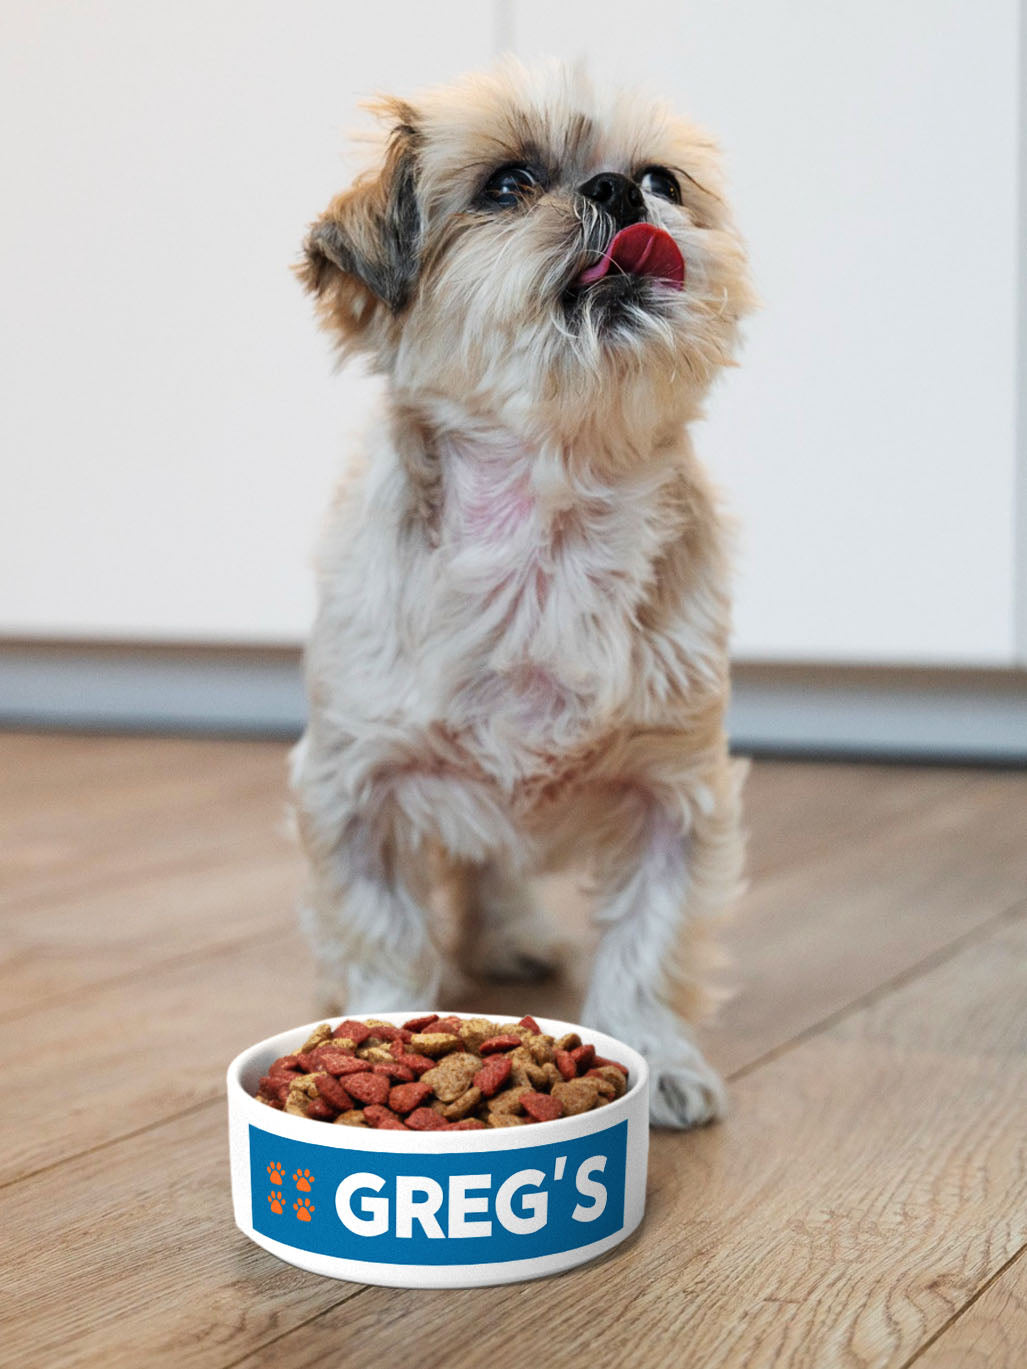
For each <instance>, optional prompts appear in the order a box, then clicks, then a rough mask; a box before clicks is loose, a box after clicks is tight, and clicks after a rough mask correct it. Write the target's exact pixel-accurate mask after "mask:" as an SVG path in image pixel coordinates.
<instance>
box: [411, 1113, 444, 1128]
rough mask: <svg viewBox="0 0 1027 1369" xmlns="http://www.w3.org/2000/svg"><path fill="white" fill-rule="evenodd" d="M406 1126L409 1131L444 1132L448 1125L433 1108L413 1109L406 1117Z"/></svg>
mask: <svg viewBox="0 0 1027 1369" xmlns="http://www.w3.org/2000/svg"><path fill="white" fill-rule="evenodd" d="M407 1126H408V1127H409V1128H410V1130H411V1131H445V1130H446V1128H447V1127H448V1126H449V1123H448V1122H447V1121H446V1119H445V1117H441V1116H440V1115H439V1114H438V1113H437V1112H436V1111H435V1109H434V1108H415V1109H414V1111H413V1112H412V1113H410V1115H409V1116H408V1117H407Z"/></svg>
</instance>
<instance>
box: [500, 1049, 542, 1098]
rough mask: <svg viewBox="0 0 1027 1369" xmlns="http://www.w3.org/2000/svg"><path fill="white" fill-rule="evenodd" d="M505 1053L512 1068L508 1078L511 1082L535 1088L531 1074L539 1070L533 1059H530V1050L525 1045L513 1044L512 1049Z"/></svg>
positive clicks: (522, 1086) (523, 1086)
mask: <svg viewBox="0 0 1027 1369" xmlns="http://www.w3.org/2000/svg"><path fill="white" fill-rule="evenodd" d="M506 1054H507V1055H508V1057H509V1059H510V1067H511V1070H512V1073H511V1075H510V1078H511V1079H512V1080H513V1082H514V1083H515V1084H519V1085H520V1086H521V1088H525V1089H533V1088H536V1087H537V1085H536V1083H535V1079H534V1078H532V1075H534V1074H535V1073H536V1071H538V1070H539V1066H538V1065H536V1064H535V1061H534V1060H533V1059H532V1055H531V1051H529V1050H528V1048H527V1046H515V1047H514V1049H513V1050H512V1051H507V1052H506Z"/></svg>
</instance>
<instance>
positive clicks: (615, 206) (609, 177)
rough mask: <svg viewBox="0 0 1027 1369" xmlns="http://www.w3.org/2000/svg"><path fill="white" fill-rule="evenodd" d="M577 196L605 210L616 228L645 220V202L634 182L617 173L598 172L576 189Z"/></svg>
mask: <svg viewBox="0 0 1027 1369" xmlns="http://www.w3.org/2000/svg"><path fill="white" fill-rule="evenodd" d="M578 194H579V195H584V196H585V198H586V199H588V200H592V201H593V203H595V204H597V205H599V207H600V208H601V209H605V210H606V212H607V213H608V214H610V215H611V216H612V218H613V221H614V223H615V224H616V225H617V227H618V228H627V226H628V224H630V223H638V222H640V220H642V219H644V218H645V200H644V199H643V198H642V192H641V190H640V189H639V188H638V186H637V185H636V184H635V182H634V181H632V180H629V179H628V177H627V176H622V175H620V173H619V172H617V171H600V173H599V175H598V176H593V177H592V179H591V180H590V181H586V182H585V184H584V185H581V186H579V187H578Z"/></svg>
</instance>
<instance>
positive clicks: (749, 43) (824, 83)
mask: <svg viewBox="0 0 1027 1369" xmlns="http://www.w3.org/2000/svg"><path fill="white" fill-rule="evenodd" d="M513 15H514V17H513V35H512V36H513V42H514V45H515V47H516V48H517V50H518V51H519V52H520V53H521V54H522V55H524V56H530V55H532V54H533V53H535V52H539V51H549V52H556V53H558V54H559V55H561V56H565V57H572V58H573V57H584V58H586V60H587V63H588V66H589V68H590V69H591V70H592V71H593V72H595V73H599V74H601V75H602V76H603V77H608V78H613V79H617V78H624V79H628V80H640V81H642V82H644V83H645V84H647V85H649V86H650V87H651V88H652V89H654V90H656V91H658V92H661V93H664V94H666V95H667V96H668V97H669V98H670V99H671V100H672V101H673V103H674V104H675V105H676V106H677V107H678V108H679V109H681V110H682V112H685V113H688V114H690V115H692V116H693V117H694V118H696V119H697V120H698V121H699V122H700V123H703V124H706V125H707V126H708V127H709V128H710V129H712V130H713V131H714V133H715V134H716V135H717V136H718V138H719V140H720V141H721V143H722V145H723V147H724V150H725V154H726V157H727V165H728V170H729V177H730V182H731V184H732V186H733V195H734V200H735V203H736V207H737V214H738V219H739V222H740V224H741V226H742V229H743V231H744V233H745V235H746V237H747V239H748V241H749V244H750V248H751V255H752V261H753V270H754V274H755V278H756V283H757V287H758V289H759V291H760V293H761V295H762V297H763V300H764V308H763V311H762V313H761V314H760V315H759V316H758V317H756V318H754V319H753V320H752V322H751V324H750V325H749V327H748V330H747V331H748V339H749V340H748V345H747V348H746V350H745V353H744V355H743V357H742V367H741V369H740V370H738V371H737V372H734V373H731V374H730V375H728V376H727V377H726V378H725V379H724V381H723V382H722V383H721V385H720V387H719V390H718V392H717V394H716V396H715V398H714V400H713V402H712V403H711V405H710V421H709V423H708V425H707V426H706V428H705V430H700V431H699V432H698V433H697V441H698V444H699V448H700V451H701V452H702V453H703V454H704V455H705V456H706V458H707V459H708V460H709V461H710V462H711V464H712V465H713V467H714V468H715V471H716V473H717V476H718V477H719V480H720V482H721V484H722V486H723V487H724V488H725V490H726V491H727V493H728V495H729V498H730V503H731V504H732V506H733V507H734V508H735V509H736V510H737V512H738V514H739V516H740V519H741V525H742V537H741V557H740V567H739V569H740V579H739V590H738V605H737V614H736V622H737V632H736V654H737V655H738V656H740V657H742V658H746V659H750V660H752V659H765V660H787V659H798V660H820V661H856V662H858V661H869V662H887V663H897V664H907V663H917V664H956V663H960V664H982V665H995V664H1010V663H1012V661H1013V659H1014V651H1015V640H1014V637H1015V630H1014V612H1015V605H1014V582H1015V578H1016V575H1015V572H1016V560H1017V553H1018V551H1019V554H1020V555H1021V556H1023V555H1024V545H1023V541H1024V529H1025V528H1027V522H1021V539H1020V544H1019V547H1018V545H1017V538H1016V523H1015V519H1016V508H1015V505H1016V475H1017V471H1016V465H1017V454H1016V443H1017V428H1016V424H1017V413H1016V406H1017V378H1016V364H1017V362H1016V348H1017V323H1018V308H1022V301H1023V298H1024V297H1022V296H1021V300H1020V301H1019V302H1018V290H1022V289H1023V285H1022V282H1021V281H1020V268H1021V264H1022V258H1023V253H1024V249H1025V240H1024V232H1023V225H1022V224H1021V223H1018V213H1019V207H1018V204H1017V181H1018V159H1019V158H1020V156H1021V149H1020V146H1019V139H1020V136H1021V128H1020V123H1021V107H1020V103H1019V101H1020V99H1021V88H1020V80H1021V73H1020V69H1019V67H1020V47H1019V5H1018V4H1017V3H1016V0H989V2H988V3H987V4H977V3H973V0H946V3H939V2H938V0H901V3H896V0H863V3H860V4H858V5H855V4H849V5H844V4H838V3H825V2H824V0H732V3H730V4H724V3H723V0H686V2H684V3H682V2H681V0H679V2H678V3H672V0H661V2H660V3H653V4H649V5H647V6H644V7H642V8H641V9H639V10H637V11H631V12H630V13H629V11H627V10H625V9H624V7H623V6H614V5H610V6H603V5H597V4H595V3H594V0H592V2H588V3H586V2H585V0H563V3H561V4H559V5H552V4H550V3H548V2H544V0H517V2H516V4H515V5H514V10H513ZM1022 317H1025V318H1027V310H1025V311H1024V312H1023V314H1022ZM1021 440H1022V435H1021ZM1021 453H1022V459H1025V460H1027V451H1024V450H1023V449H1021ZM1020 512H1021V518H1022V519H1024V518H1025V517H1027V514H1025V511H1024V510H1023V509H1021V511H1020ZM1022 612H1023V606H1022V605H1021V613H1022ZM1021 621H1024V620H1023V619H1021Z"/></svg>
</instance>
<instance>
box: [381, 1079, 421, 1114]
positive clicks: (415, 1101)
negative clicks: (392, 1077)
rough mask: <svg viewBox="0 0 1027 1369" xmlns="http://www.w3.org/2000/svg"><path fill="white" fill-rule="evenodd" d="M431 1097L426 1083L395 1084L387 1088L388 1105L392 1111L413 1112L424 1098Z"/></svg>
mask: <svg viewBox="0 0 1027 1369" xmlns="http://www.w3.org/2000/svg"><path fill="white" fill-rule="evenodd" d="M430 1097H431V1089H430V1088H429V1087H428V1085H427V1084H397V1085H396V1086H395V1088H392V1089H390V1090H389V1107H390V1108H391V1109H392V1111H393V1112H398V1113H401V1114H402V1113H406V1112H413V1110H414V1108H419V1107H420V1106H421V1104H422V1103H423V1102H424V1101H425V1099H426V1098H430Z"/></svg>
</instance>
